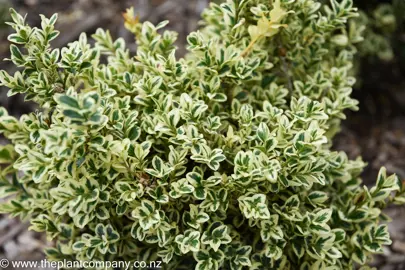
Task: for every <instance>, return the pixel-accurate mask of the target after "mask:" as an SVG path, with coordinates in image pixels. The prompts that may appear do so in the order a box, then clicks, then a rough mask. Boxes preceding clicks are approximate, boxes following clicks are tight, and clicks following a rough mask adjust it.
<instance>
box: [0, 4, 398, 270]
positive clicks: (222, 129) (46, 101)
mask: <svg viewBox="0 0 405 270" xmlns="http://www.w3.org/2000/svg"><path fill="white" fill-rule="evenodd" d="M11 15H12V18H13V22H12V23H10V25H11V26H12V27H13V28H14V30H15V33H13V34H11V35H10V36H9V40H10V41H11V42H12V45H11V47H10V49H11V61H12V62H13V63H14V64H15V65H16V66H17V67H18V68H19V71H17V72H16V73H15V74H14V75H9V74H8V73H7V72H5V71H2V72H1V73H0V80H1V84H2V85H4V86H6V87H8V88H10V91H9V95H14V94H17V93H24V94H25V97H26V99H27V100H33V101H35V102H36V103H38V104H39V106H40V109H39V110H38V111H36V112H33V113H31V114H28V115H23V116H22V117H21V118H20V119H16V118H14V117H12V116H10V115H8V114H7V112H6V111H5V110H4V109H1V110H0V132H1V133H3V134H4V135H5V136H6V137H7V138H8V139H9V141H10V142H11V144H10V145H6V146H2V147H1V148H0V163H2V164H3V165H5V166H3V167H2V169H1V175H0V191H1V196H2V197H7V198H8V200H7V201H6V203H4V204H2V205H1V208H0V209H1V211H2V212H5V213H10V214H11V215H12V216H20V217H28V218H29V219H30V221H31V224H32V227H31V228H32V229H34V230H37V231H46V233H47V234H48V236H49V238H50V239H54V240H55V247H52V248H49V249H48V250H47V251H46V252H47V255H48V257H49V258H50V259H55V260H62V259H68V260H69V259H70V260H127V261H131V260H138V261H140V260H144V261H152V260H162V261H163V262H164V268H165V269H193V268H195V269H201V270H202V269H207V270H210V269H303V270H304V269H351V268H352V267H354V266H355V265H366V264H367V263H368V262H369V261H370V259H371V256H372V254H374V253H378V252H381V251H382V248H383V246H384V245H389V244H390V243H391V241H390V238H389V235H388V232H387V226H386V225H385V224H384V223H383V222H384V221H385V220H386V219H387V217H386V216H384V214H382V212H381V210H382V209H383V208H384V207H385V206H386V205H387V204H388V203H391V202H394V203H402V202H403V201H404V197H403V196H402V194H403V193H404V192H405V186H404V185H403V184H402V183H401V182H400V181H399V180H398V178H397V177H396V176H395V175H392V176H386V173H385V170H384V169H382V170H381V172H380V175H379V176H378V180H377V184H376V186H375V187H373V188H371V189H369V188H367V187H365V186H364V187H363V186H362V185H361V180H360V178H359V174H360V173H361V171H362V168H363V167H364V163H363V162H362V161H361V160H360V159H359V160H355V161H353V160H349V159H348V158H347V156H346V155H345V153H343V152H336V151H333V150H331V140H332V138H333V136H334V134H336V132H338V130H339V126H340V122H341V120H342V119H344V118H345V115H344V110H345V109H356V108H357V107H356V104H357V102H356V101H355V100H353V99H352V98H350V93H351V91H352V85H353V84H354V83H355V79H354V78H353V77H350V76H349V73H350V71H351V69H352V59H353V55H354V53H355V46H354V44H355V43H356V42H358V37H359V35H360V33H358V32H356V31H361V29H348V27H347V21H348V20H349V19H350V18H352V17H355V16H356V15H357V11H356V9H355V8H354V7H353V6H352V1H351V0H342V1H337V0H332V1H331V2H330V3H325V1H314V0H283V1H281V0H273V1H269V0H250V1H249V0H229V1H227V2H226V3H223V4H221V5H217V4H211V6H210V7H209V8H208V9H206V10H205V11H204V13H203V25H202V27H201V29H200V30H199V31H197V32H194V33H191V34H190V35H189V36H188V40H187V41H188V50H189V53H188V54H187V55H186V56H185V57H184V58H181V59H178V58H176V56H175V50H176V48H175V46H174V45H173V44H174V42H175V40H176V33H174V32H171V31H162V30H160V29H161V28H163V27H164V26H165V25H166V22H163V23H161V24H159V25H157V26H154V25H152V24H151V23H149V22H144V23H141V22H139V21H138V18H137V17H134V16H133V11H132V10H128V11H127V13H126V14H125V25H126V27H127V28H128V29H129V31H131V32H133V33H134V35H135V37H136V42H137V45H138V49H137V52H136V55H131V54H130V53H129V50H128V49H127V48H126V47H125V43H124V41H123V39H117V40H113V39H112V38H111V36H110V34H109V32H108V31H104V30H101V29H99V30H97V32H96V33H95V34H94V35H93V36H92V38H93V39H94V40H95V43H92V42H91V43H89V42H88V41H87V37H86V35H85V34H82V35H81V36H80V38H79V40H78V41H75V42H72V43H70V44H68V45H67V47H64V48H52V47H51V45H50V42H51V41H52V40H53V39H55V38H57V36H58V34H59V32H58V31H56V30H55V29H54V25H55V22H56V19H57V16H56V15H54V16H52V17H51V18H50V19H47V18H45V17H42V24H41V27H39V28H31V27H30V26H28V25H27V24H26V23H25V21H24V18H23V17H22V16H20V15H18V14H17V13H16V12H15V11H13V10H11ZM349 30H350V31H349ZM92 44H94V45H92Z"/></svg>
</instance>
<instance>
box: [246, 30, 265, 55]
mask: <svg viewBox="0 0 405 270" xmlns="http://www.w3.org/2000/svg"><path fill="white" fill-rule="evenodd" d="M262 37H263V35H259V36H257V37H256V38H255V39H253V40H252V41H251V42H250V43H249V45H248V46H247V47H246V49H245V50H244V51H243V52H242V53H241V55H240V56H241V57H245V56H246V55H247V54H248V53H249V52H250V50H251V49H252V47H253V45H255V43H256V42H257V41H258V40H259V39H260V38H262Z"/></svg>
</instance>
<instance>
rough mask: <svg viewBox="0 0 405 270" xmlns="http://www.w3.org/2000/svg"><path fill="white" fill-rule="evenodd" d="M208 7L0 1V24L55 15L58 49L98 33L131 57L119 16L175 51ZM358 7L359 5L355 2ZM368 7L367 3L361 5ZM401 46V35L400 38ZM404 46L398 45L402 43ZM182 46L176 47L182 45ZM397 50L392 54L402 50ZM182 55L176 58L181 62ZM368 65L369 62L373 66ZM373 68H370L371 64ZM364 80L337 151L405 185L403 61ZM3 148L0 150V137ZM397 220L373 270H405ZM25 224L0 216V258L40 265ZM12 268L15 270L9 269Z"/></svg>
mask: <svg viewBox="0 0 405 270" xmlns="http://www.w3.org/2000/svg"><path fill="white" fill-rule="evenodd" d="M208 2H209V0H58V1H55V0H0V20H1V18H3V19H5V18H6V16H5V15H6V14H7V9H8V7H9V6H13V7H14V8H16V9H17V11H19V12H20V13H28V17H27V18H28V21H29V22H30V23H31V24H33V25H35V24H38V23H39V16H38V14H44V15H47V16H50V15H52V14H53V13H55V12H57V13H59V22H58V25H57V28H58V29H59V30H61V32H63V33H64V35H62V36H61V38H60V39H58V40H57V41H56V44H55V46H62V45H65V44H67V43H68V42H70V41H72V40H75V39H76V38H77V37H78V36H79V34H80V33H81V32H87V33H93V32H94V31H95V30H96V29H97V28H98V27H103V28H107V29H109V30H110V31H111V33H112V35H113V37H114V36H115V37H118V36H121V37H124V39H125V40H126V41H127V42H128V44H129V47H130V48H131V49H132V50H134V49H135V45H134V42H133V37H132V36H131V35H130V33H129V32H127V31H126V30H125V29H124V27H123V24H122V16H121V12H123V11H124V10H125V9H126V8H127V7H130V6H134V7H135V10H136V11H137V12H138V13H139V15H140V17H141V20H149V21H151V22H153V23H156V22H159V21H162V20H166V19H167V20H169V21H170V24H169V25H168V27H169V28H170V29H172V30H175V31H177V32H179V33H180V35H179V39H178V45H181V44H184V42H185V38H186V34H187V33H189V32H190V31H192V30H194V29H195V28H197V26H198V20H199V14H200V13H201V11H202V10H203V9H204V7H206V6H207V5H208ZM355 2H356V1H355ZM364 2H365V1H364ZM8 31H9V30H8V28H5V27H4V26H3V24H2V23H1V24H0V58H4V57H7V56H8V54H9V52H8V46H9V44H8V43H7V42H5V41H6V37H7V35H8ZM397 38H398V39H401V40H402V41H404V43H403V44H405V36H403V35H399V36H398V37H397ZM401 44H402V43H401ZM180 47H181V46H180ZM404 48H405V47H403V48H396V52H397V53H401V51H405V49H404ZM183 53H184V50H180V51H179V55H181V54H183ZM370 61H371V62H370ZM373 61H374V62H373ZM363 62H364V63H363V64H362V74H361V76H360V77H361V78H367V80H362V82H361V84H360V86H359V87H358V89H355V91H354V96H355V97H356V98H357V99H358V100H359V101H360V110H359V111H358V112H349V113H348V120H346V121H344V123H343V127H342V131H341V133H340V134H338V135H337V136H336V138H335V142H334V143H335V144H334V145H335V149H337V150H343V151H345V152H346V153H348V155H349V157H351V158H356V157H357V156H362V157H363V159H364V160H365V161H367V162H368V164H369V165H368V166H367V168H366V169H365V171H364V173H363V179H364V182H365V184H368V185H370V184H372V183H374V181H375V178H376V176H377V173H378V170H379V168H380V167H381V166H385V167H386V168H387V170H388V171H389V172H391V173H394V172H395V173H397V174H398V175H399V177H401V179H404V180H405V78H404V74H405V69H404V66H405V61H401V57H396V58H395V60H393V61H391V62H389V63H381V62H379V61H377V60H370V59H367V60H364V61H363ZM0 69H7V70H9V71H12V67H11V65H9V64H8V63H4V62H0ZM0 106H5V107H6V108H7V109H8V110H9V111H10V112H11V113H12V114H14V115H21V114H23V113H27V112H30V111H32V110H33V109H35V106H34V104H29V105H27V104H26V103H23V98H22V97H21V96H14V97H12V98H7V97H6V91H5V89H0ZM0 143H2V141H1V138H0ZM387 213H388V214H389V215H390V216H391V217H395V221H394V222H392V223H391V224H390V233H391V236H392V238H393V245H392V246H391V247H390V248H386V250H385V252H384V254H382V255H381V256H378V257H376V261H375V265H376V266H377V268H378V269H383V270H393V269H405V227H404V226H403V224H405V208H403V207H401V208H399V207H393V208H390V209H387ZM27 228H28V223H27V222H20V221H18V220H16V219H9V218H6V217H5V216H1V215H0V259H2V258H7V259H9V260H41V259H43V258H44V255H43V253H42V251H41V250H42V249H43V247H44V246H45V245H46V243H47V241H46V238H45V236H44V235H43V234H38V233H34V232H32V231H28V230H27ZM7 269H12V268H7Z"/></svg>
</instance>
